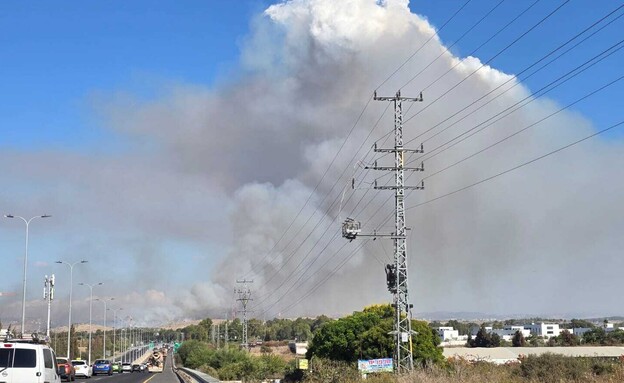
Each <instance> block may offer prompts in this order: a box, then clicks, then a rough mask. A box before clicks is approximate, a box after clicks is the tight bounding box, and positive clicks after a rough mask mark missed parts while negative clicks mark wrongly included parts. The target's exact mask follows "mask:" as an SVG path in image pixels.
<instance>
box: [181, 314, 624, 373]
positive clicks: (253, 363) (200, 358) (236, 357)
mask: <svg viewBox="0 0 624 383" xmlns="http://www.w3.org/2000/svg"><path fill="white" fill-rule="evenodd" d="M393 320H394V309H393V308H392V307H391V306H390V305H376V306H370V307H366V308H365V309H364V310H362V311H357V312H354V313H353V314H352V315H348V316H346V317H343V318H340V319H337V320H331V319H329V318H327V317H318V318H314V319H304V318H298V319H295V320H288V319H279V320H275V321H271V322H267V324H266V325H264V326H262V324H261V323H259V325H257V326H256V325H254V330H253V331H251V330H250V333H251V334H255V336H257V338H256V339H258V340H259V342H258V345H257V346H256V347H255V349H254V352H251V353H249V352H246V351H244V350H241V349H240V348H239V347H238V342H237V341H234V339H236V337H237V336H238V334H239V331H240V329H239V328H238V326H237V325H234V326H232V325H231V324H230V326H228V333H229V334H228V336H229V338H230V340H231V343H230V344H228V345H227V347H226V346H224V344H223V339H221V340H220V342H221V343H219V344H217V342H216V339H215V341H213V340H212V339H214V338H213V337H212V335H213V334H212V333H211V331H212V330H213V329H214V326H213V325H212V321H211V320H210V319H206V320H204V321H202V322H201V323H200V324H199V325H196V326H195V327H192V328H187V329H186V331H189V332H187V333H185V335H186V334H190V335H189V336H190V337H191V338H193V339H191V340H187V341H185V342H184V343H183V344H182V346H181V347H180V349H179V352H178V354H177V357H178V359H179V362H180V363H182V364H183V365H185V366H187V367H190V368H193V369H197V370H200V371H203V372H206V373H208V374H209V375H212V376H214V377H216V378H218V379H221V380H242V381H245V382H261V381H264V380H269V379H281V381H282V382H284V383H288V382H291V383H294V382H301V383H352V382H353V383H355V382H364V379H362V377H361V374H360V372H359V371H358V370H357V363H356V362H357V360H358V359H376V358H387V357H391V356H392V350H393V338H392V335H390V334H389V333H390V332H391V331H392V328H393ZM231 323H233V322H231ZM451 326H453V327H455V326H454V324H451ZM202 327H203V328H202ZM412 327H413V330H414V331H416V332H417V335H415V337H414V361H415V365H416V370H415V371H414V372H413V373H411V374H409V375H405V376H396V375H394V374H391V373H383V374H372V375H369V376H368V377H367V379H366V380H365V382H367V383H416V382H418V383H451V382H453V383H502V382H504V383H538V382H539V383H581V382H583V383H585V382H588V383H611V382H613V383H615V382H624V359H617V360H614V359H598V358H573V357H565V356H561V355H554V354H544V355H541V356H528V357H526V358H523V359H522V360H519V361H518V362H517V363H512V364H507V365H494V364H491V363H487V362H469V361H466V360H462V359H455V360H445V359H444V357H443V355H442V349H441V348H440V347H438V346H439V343H440V340H439V338H438V336H437V334H436V332H435V330H434V329H433V328H432V327H431V326H430V324H428V323H426V322H423V321H412ZM263 333H265V334H267V335H266V336H265V337H263V336H262V334H263ZM268 334H270V335H268ZM297 335H299V336H301V338H299V339H302V338H305V339H307V340H308V342H309V343H308V353H307V355H306V358H307V359H309V361H310V362H309V369H308V370H298V369H296V368H295V360H294V356H293V355H292V354H288V355H285V354H280V353H279V352H277V350H278V349H279V348H282V349H283V348H285V346H284V345H285V343H286V342H284V341H285V340H292V339H294V338H295V337H297ZM252 336H254V335H252ZM619 337H620V331H617V330H616V331H613V332H609V333H606V332H605V331H604V330H603V329H602V328H600V327H595V328H594V329H593V330H591V331H590V332H588V333H586V337H585V338H584V340H583V341H584V342H585V343H588V344H604V345H609V344H613V343H614V342H621V341H624V338H619ZM496 338H497V337H493V336H491V335H489V334H488V333H487V332H485V331H482V332H480V334H478V335H477V336H476V337H475V339H473V340H471V341H472V342H473V343H474V345H475V347H496V346H497V345H501V344H502V342H503V341H502V340H501V339H496ZM267 340H270V341H267ZM534 341H535V340H534V339H533V338H532V337H529V338H527V339H524V338H523V337H520V336H518V337H514V339H513V340H512V342H509V343H513V345H516V346H518V347H521V346H529V345H531V344H532V343H534ZM537 341H539V342H541V345H543V346H549V345H575V344H578V343H579V342H580V341H581V340H579V339H577V338H575V337H574V336H573V335H572V334H570V333H569V332H564V333H563V334H562V336H560V337H557V338H553V340H551V341H545V340H543V339H537ZM590 342H591V343H590ZM218 345H219V347H218ZM510 345H511V344H510ZM623 358H624V357H623Z"/></svg>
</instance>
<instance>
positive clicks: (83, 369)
mask: <svg viewBox="0 0 624 383" xmlns="http://www.w3.org/2000/svg"><path fill="white" fill-rule="evenodd" d="M72 365H73V366H74V370H76V374H75V376H82V377H84V378H90V377H92V376H93V367H91V366H89V365H88V364H87V362H85V361H84V360H72Z"/></svg>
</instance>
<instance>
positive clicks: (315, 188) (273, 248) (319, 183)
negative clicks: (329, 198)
mask: <svg viewBox="0 0 624 383" xmlns="http://www.w3.org/2000/svg"><path fill="white" fill-rule="evenodd" d="M371 100H372V98H370V97H369V98H368V101H367V102H366V104H365V105H364V108H362V111H361V112H360V114H359V115H358V117H357V119H356V120H355V123H354V124H353V126H352V127H351V129H350V130H349V133H348V134H347V136H346V137H345V138H344V140H343V141H342V144H341V145H340V147H339V148H338V151H336V154H335V155H334V158H332V160H331V162H330V163H329V166H328V167H327V169H325V172H323V175H322V176H321V179H320V180H319V181H318V182H317V183H316V186H314V189H313V190H312V192H310V195H309V196H308V198H307V199H306V201H305V203H304V204H303V206H301V209H300V210H299V212H298V213H297V215H296V216H295V218H294V219H293V220H292V221H291V222H290V224H289V225H288V227H287V228H286V230H285V231H284V233H283V234H282V235H281V237H280V238H279V239H278V240H277V242H275V244H274V245H273V247H272V248H271V250H269V252H268V253H266V255H265V256H264V257H263V258H262V260H261V261H260V262H258V263H257V264H256V267H257V266H258V265H260V264H262V263H263V262H264V261H265V260H266V259H267V258H268V257H269V256H270V255H271V254H272V253H273V250H275V248H276V246H277V244H278V243H279V242H280V241H281V240H282V239H283V238H284V236H285V235H286V233H287V232H288V230H290V228H291V227H292V226H293V224H294V223H295V221H297V218H299V216H300V215H301V213H302V212H303V209H304V208H305V207H306V206H307V205H308V203H309V202H310V200H311V199H312V196H313V195H314V193H315V192H316V190H317V189H318V188H319V186H320V185H321V183H322V182H323V180H324V179H325V176H327V173H329V170H330V169H331V167H332V166H333V165H334V162H335V161H336V159H337V158H338V155H339V154H340V152H341V151H342V149H343V148H344V146H345V144H346V143H347V140H348V139H349V137H351V134H353V131H354V130H355V127H356V126H357V124H358V123H359V122H360V120H361V118H362V116H363V115H364V112H365V111H366V109H367V108H368V105H369V104H370V102H371ZM265 265H266V264H265ZM253 269H254V267H252V268H251V270H250V271H249V272H248V273H247V274H246V276H249V274H251V273H252V272H253Z"/></svg>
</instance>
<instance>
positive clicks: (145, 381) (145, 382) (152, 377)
mask: <svg viewBox="0 0 624 383" xmlns="http://www.w3.org/2000/svg"><path fill="white" fill-rule="evenodd" d="M155 377H156V375H152V376H151V377H150V378H148V379H147V380H144V381H143V383H147V382H149V381H150V380H152V379H154V378H155Z"/></svg>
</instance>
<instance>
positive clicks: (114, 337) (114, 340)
mask: <svg viewBox="0 0 624 383" xmlns="http://www.w3.org/2000/svg"><path fill="white" fill-rule="evenodd" d="M109 310H110V311H112V312H113V363H115V351H116V349H117V347H116V346H117V343H116V336H115V333H116V330H115V329H116V328H117V311H119V310H123V308H121V307H119V308H116V309H109Z"/></svg>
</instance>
